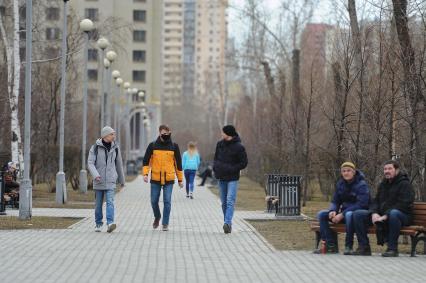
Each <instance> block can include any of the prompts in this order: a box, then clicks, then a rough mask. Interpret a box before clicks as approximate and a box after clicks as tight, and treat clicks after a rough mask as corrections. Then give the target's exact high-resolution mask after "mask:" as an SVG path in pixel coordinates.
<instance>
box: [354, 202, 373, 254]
mask: <svg viewBox="0 0 426 283" xmlns="http://www.w3.org/2000/svg"><path fill="white" fill-rule="evenodd" d="M353 220H354V226H355V233H356V237H357V239H358V244H359V246H362V247H366V246H369V245H370V241H369V239H368V226H370V225H372V223H371V213H370V212H369V211H368V210H365V209H359V210H356V211H355V212H354V214H353Z"/></svg>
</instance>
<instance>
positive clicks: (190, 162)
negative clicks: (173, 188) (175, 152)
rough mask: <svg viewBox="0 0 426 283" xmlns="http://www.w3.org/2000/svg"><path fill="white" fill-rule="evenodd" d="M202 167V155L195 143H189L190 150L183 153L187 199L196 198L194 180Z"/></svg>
mask: <svg viewBox="0 0 426 283" xmlns="http://www.w3.org/2000/svg"><path fill="white" fill-rule="evenodd" d="M199 166H200V155H199V154H198V150H197V146H196V145H195V143H194V142H189V143H188V150H187V151H185V152H184V153H183V157H182V168H183V172H184V174H185V183H186V197H187V198H190V199H193V198H194V179H195V173H197V170H198V167H199Z"/></svg>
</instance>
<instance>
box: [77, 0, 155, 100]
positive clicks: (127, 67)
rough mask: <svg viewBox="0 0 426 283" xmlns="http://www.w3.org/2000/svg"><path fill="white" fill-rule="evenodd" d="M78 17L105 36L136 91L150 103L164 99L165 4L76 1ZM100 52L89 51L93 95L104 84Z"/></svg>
mask: <svg viewBox="0 0 426 283" xmlns="http://www.w3.org/2000/svg"><path fill="white" fill-rule="evenodd" d="M69 3H70V5H71V7H72V9H73V10H74V11H75V13H76V14H77V15H78V16H79V17H80V18H81V19H82V18H89V19H91V20H92V21H93V22H94V23H95V26H96V27H97V28H98V33H99V34H98V35H102V36H105V37H106V38H107V39H108V40H109V41H110V43H111V49H113V50H114V51H116V52H117V54H118V57H117V60H116V62H114V63H113V65H112V67H111V68H112V69H117V70H119V71H120V73H121V77H122V78H123V79H124V80H125V81H129V82H130V83H131V84H132V87H135V88H137V89H138V90H143V91H144V92H145V95H146V99H147V101H150V102H154V103H156V102H159V101H160V96H161V87H160V86H161V25H162V23H161V11H162V6H161V1H152V0H151V1H150V0H111V1H100V0H73V1H70V2H69ZM99 52H100V51H99V50H98V48H97V47H96V45H95V44H94V43H93V44H92V45H91V48H90V50H89V71H88V74H89V81H90V82H91V84H90V86H89V92H96V89H98V87H99V83H98V81H100V80H101V78H100V74H98V71H99V70H100V69H99V68H98V64H99Z"/></svg>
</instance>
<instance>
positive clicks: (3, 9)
mask: <svg viewBox="0 0 426 283" xmlns="http://www.w3.org/2000/svg"><path fill="white" fill-rule="evenodd" d="M5 14H6V7H5V6H0V15H1V16H4V15H5Z"/></svg>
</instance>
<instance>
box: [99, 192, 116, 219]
mask: <svg viewBox="0 0 426 283" xmlns="http://www.w3.org/2000/svg"><path fill="white" fill-rule="evenodd" d="M114 194H115V192H114V189H111V190H95V222H96V225H102V224H103V221H102V220H103V214H102V205H103V202H104V196H105V198H106V220H107V224H108V225H109V224H111V223H114Z"/></svg>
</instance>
